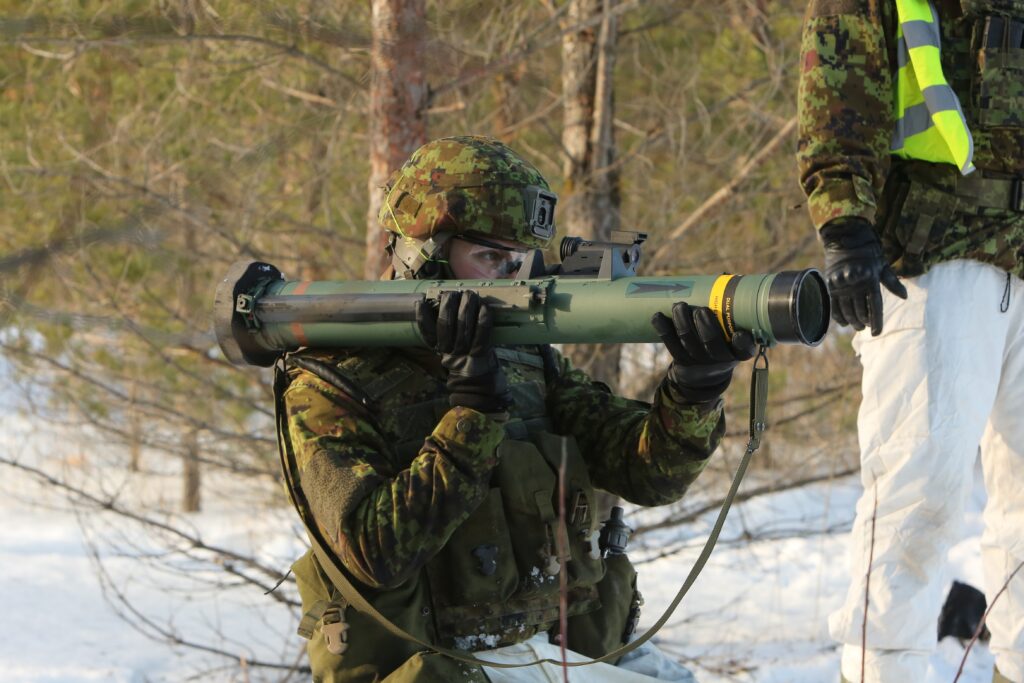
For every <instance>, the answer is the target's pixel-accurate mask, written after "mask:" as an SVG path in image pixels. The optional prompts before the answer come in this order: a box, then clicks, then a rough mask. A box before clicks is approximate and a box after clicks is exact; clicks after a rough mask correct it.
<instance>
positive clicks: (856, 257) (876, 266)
mask: <svg viewBox="0 0 1024 683" xmlns="http://www.w3.org/2000/svg"><path fill="white" fill-rule="evenodd" d="M821 240H822V243H823V244H824V246H825V282H826V283H827V284H828V291H829V295H830V297H831V299H832V318H833V319H834V320H835V321H836V322H837V323H839V324H840V325H852V326H853V328H854V329H855V330H863V329H864V328H865V327H870V328H871V335H872V336H878V335H879V334H881V332H882V285H884V286H885V288H886V289H888V290H889V291H890V292H892V293H893V294H895V295H896V296H898V297H899V298H901V299H906V298H907V289H906V287H904V286H903V283H901V282H900V280H899V278H898V277H896V273H894V272H893V270H892V268H890V267H889V264H888V263H886V262H885V261H884V259H883V258H882V245H881V244H879V242H878V237H876V236H875V231H874V229H873V228H872V227H871V224H870V223H869V222H868V221H866V220H864V219H863V218H843V219H837V220H835V221H832V222H830V223H828V224H826V225H825V227H823V228H822V229H821Z"/></svg>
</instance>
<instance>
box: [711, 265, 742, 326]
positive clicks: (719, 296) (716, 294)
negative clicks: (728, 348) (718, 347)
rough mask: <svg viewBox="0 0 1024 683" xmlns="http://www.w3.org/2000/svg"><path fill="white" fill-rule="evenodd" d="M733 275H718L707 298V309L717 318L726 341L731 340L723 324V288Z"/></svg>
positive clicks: (727, 284)
mask: <svg viewBox="0 0 1024 683" xmlns="http://www.w3.org/2000/svg"><path fill="white" fill-rule="evenodd" d="M734 277H736V276H735V275H719V276H718V278H717V279H716V280H715V284H713V285H711V296H710V297H709V298H708V308H710V309H711V310H712V311H714V312H715V315H716V316H718V324H719V325H721V326H722V330H723V331H724V332H725V337H726V339H729V340H730V341H731V340H732V333H731V332H730V331H729V328H728V327H727V326H726V324H725V299H726V296H725V288H726V287H728V286H729V281H730V280H732V279H733V278H734Z"/></svg>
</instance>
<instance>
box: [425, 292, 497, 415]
mask: <svg viewBox="0 0 1024 683" xmlns="http://www.w3.org/2000/svg"><path fill="white" fill-rule="evenodd" d="M416 325H417V327H419V332H420V334H421V335H422V336H423V339H424V340H425V341H426V342H427V343H428V344H429V345H430V346H432V347H433V348H434V351H436V352H437V353H438V354H439V355H440V356H441V365H443V366H444V368H445V369H446V370H447V371H448V391H449V401H450V403H451V405H452V406H465V407H466V408H472V409H473V410H479V411H480V412H481V413H500V412H503V411H505V410H506V409H507V408H508V407H509V405H511V403H512V399H511V395H510V394H509V390H508V382H507V381H506V380H505V373H504V372H502V370H501V366H500V365H498V357H497V355H495V353H494V346H493V345H492V344H491V330H492V329H493V327H494V322H493V320H492V318H491V311H490V309H489V308H487V304H485V303H483V302H482V301H481V300H480V295H479V294H477V293H476V292H474V291H465V292H442V293H441V298H440V301H439V302H438V303H437V304H436V305H435V304H434V303H433V302H430V301H421V302H419V303H418V304H417V305H416Z"/></svg>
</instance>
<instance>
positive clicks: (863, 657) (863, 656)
mask: <svg viewBox="0 0 1024 683" xmlns="http://www.w3.org/2000/svg"><path fill="white" fill-rule="evenodd" d="M873 491H874V502H873V508H872V510H871V548H870V550H869V551H868V571H867V575H866V576H865V577H864V618H863V619H861V624H860V683H864V675H865V673H864V672H865V670H866V668H867V656H868V655H867V653H868V606H869V605H870V602H869V599H868V595H869V594H870V592H871V565H872V564H874V562H875V520H876V519H877V518H878V482H877V481H876V482H875V486H874V489H873Z"/></svg>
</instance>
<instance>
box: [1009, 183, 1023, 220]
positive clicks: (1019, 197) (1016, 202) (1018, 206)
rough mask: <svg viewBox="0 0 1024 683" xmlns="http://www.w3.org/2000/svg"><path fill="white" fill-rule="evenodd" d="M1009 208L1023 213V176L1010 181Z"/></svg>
mask: <svg viewBox="0 0 1024 683" xmlns="http://www.w3.org/2000/svg"><path fill="white" fill-rule="evenodd" d="M1010 210H1011V211H1016V212H1017V213H1024V178H1014V179H1013V180H1012V181H1010Z"/></svg>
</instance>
